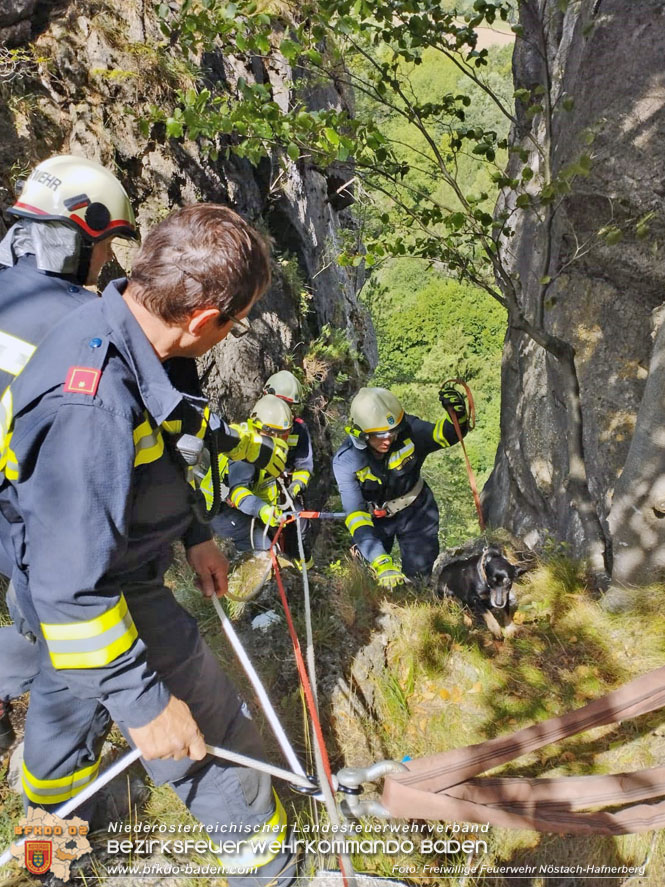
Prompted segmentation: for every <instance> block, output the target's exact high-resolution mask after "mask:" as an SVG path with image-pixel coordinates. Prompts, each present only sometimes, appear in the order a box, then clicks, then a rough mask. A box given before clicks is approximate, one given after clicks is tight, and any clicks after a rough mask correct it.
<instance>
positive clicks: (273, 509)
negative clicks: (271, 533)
mask: <svg viewBox="0 0 665 887" xmlns="http://www.w3.org/2000/svg"><path fill="white" fill-rule="evenodd" d="M259 517H260V518H261V520H262V521H263V523H264V524H265V525H266V527H278V526H279V524H280V521H281V519H282V509H281V508H278V507H277V506H276V505H263V506H262V507H261V510H260V511H259Z"/></svg>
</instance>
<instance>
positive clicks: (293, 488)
mask: <svg viewBox="0 0 665 887" xmlns="http://www.w3.org/2000/svg"><path fill="white" fill-rule="evenodd" d="M310 477H311V474H310V472H309V471H308V470H307V469H306V468H297V469H296V470H295V471H294V472H293V475H292V476H291V483H290V485H289V488H288V490H287V492H288V494H289V496H290V497H291V498H292V499H295V498H296V496H297V495H298V494H299V493H302V492H303V490H304V489H305V487H306V486H307V484H308V483H309V479H310Z"/></svg>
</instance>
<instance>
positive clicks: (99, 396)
mask: <svg viewBox="0 0 665 887" xmlns="http://www.w3.org/2000/svg"><path fill="white" fill-rule="evenodd" d="M269 280H270V265H269V256H268V251H267V247H266V246H265V244H264V242H263V241H262V240H261V238H260V237H259V235H257V233H256V232H255V231H254V230H253V229H252V228H250V227H249V225H247V223H246V222H244V221H243V220H242V219H241V218H240V217H239V216H238V215H236V214H235V213H233V212H232V211H231V210H229V209H227V208H226V207H221V206H216V205H213V204H208V205H197V206H190V207H187V208H185V209H182V210H179V211H177V212H175V213H173V214H172V215H171V216H169V217H168V218H167V219H165V220H164V221H163V222H162V223H160V224H159V225H158V226H157V227H156V228H155V229H154V231H153V232H152V233H151V234H150V235H149V236H148V237H147V239H146V241H145V244H144V246H143V248H142V250H141V252H140V253H139V256H138V258H137V260H136V262H135V264H134V268H133V273H132V278H131V280H130V281H129V282H127V281H125V280H118V281H114V282H113V283H112V284H110V285H109V286H108V287H107V288H106V290H105V291H104V294H103V296H102V298H101V299H97V300H95V301H93V302H90V303H89V304H87V305H85V306H83V307H82V308H80V309H77V310H76V311H75V312H72V313H70V314H69V315H68V316H67V317H66V318H65V320H63V321H62V322H61V323H60V324H58V326H57V327H56V328H55V329H54V330H53V332H52V333H51V334H50V335H49V336H48V337H47V338H46V339H45V340H44V341H43V342H42V343H41V344H40V346H39V348H38V349H37V351H36V353H35V355H34V356H33V357H32V359H31V360H30V363H29V364H28V365H27V366H26V368H25V369H24V370H23V372H22V373H21V374H20V375H19V376H17V378H16V380H15V381H14V383H13V384H12V385H11V387H10V389H9V391H8V393H6V394H5V395H4V396H3V398H2V411H0V412H1V415H0V419H1V422H2V429H1V430H2V464H3V465H4V467H5V477H6V480H5V482H4V484H3V487H2V490H1V493H0V504H1V507H2V510H3V512H4V513H5V515H6V516H8V517H9V519H10V520H11V521H12V542H13V548H14V554H15V558H16V562H17V569H16V570H15V572H14V582H15V584H16V586H17V595H18V598H19V603H20V605H21V609H22V610H23V613H24V615H25V617H26V619H27V621H28V623H29V624H30V628H31V630H32V631H33V633H34V634H35V635H36V636H37V637H38V645H39V652H40V672H39V674H38V675H37V677H36V678H35V681H34V683H33V686H32V695H31V700H30V707H29V711H28V715H27V720H26V737H25V763H24V768H23V787H24V791H25V794H26V796H27V801H28V804H29V805H32V806H44V807H46V808H51V809H53V808H54V807H57V806H58V805H60V804H61V803H63V802H64V801H66V800H68V799H69V798H71V797H73V796H75V795H76V794H77V793H78V792H79V791H81V790H82V789H83V788H84V787H85V786H87V785H88V784H89V783H90V782H92V780H93V779H94V778H95V776H96V774H97V770H98V767H99V756H100V752H101V745H102V742H103V738H104V732H105V728H106V726H107V724H108V713H110V715H111V716H112V718H113V720H115V721H116V723H117V724H118V726H119V727H120V728H121V729H122V731H123V732H124V734H125V735H126V736H127V738H128V740H129V741H130V742H132V743H133V744H135V745H136V746H138V748H139V749H140V750H141V752H142V755H143V757H144V759H145V760H146V761H147V762H148V763H147V764H146V769H148V771H149V773H150V775H151V777H152V778H153V780H154V781H155V782H157V783H162V782H165V781H168V782H170V783H171V785H172V786H173V788H174V789H175V791H176V792H177V794H178V795H179V796H180V797H181V798H182V800H183V801H184V802H185V803H186V804H187V806H188V807H189V809H190V810H191V812H192V813H193V815H194V816H196V817H197V818H198V819H199V820H200V821H201V822H202V823H203V824H204V825H206V826H208V827H209V828H210V829H211V831H210V837H211V841H212V842H213V843H216V841H217V840H221V839H218V838H217V835H225V836H226V837H228V826H229V824H230V823H236V824H238V826H239V828H238V830H237V831H236V832H234V834H237V835H239V836H240V837H239V838H238V840H239V845H238V851H237V853H235V854H222V853H221V851H220V852H219V853H218V858H219V859H220V862H221V863H222V865H224V866H225V868H226V869H227V870H228V871H229V872H230V873H231V874H233V873H234V871H236V872H240V871H246V870H247V869H249V868H252V867H254V866H258V868H257V869H256V876H247V878H246V879H245V880H243V879H242V878H240V877H239V880H242V881H243V883H246V884H252V885H255V884H259V883H261V884H263V885H265V884H266V883H271V882H272V881H274V882H275V883H278V884H287V883H288V882H289V881H290V878H291V875H292V872H291V857H290V855H289V853H288V852H287V851H286V849H285V850H282V851H280V850H279V847H280V846H282V844H283V842H284V840H285V836H286V822H285V815H284V810H283V808H282V806H281V804H280V803H279V801H278V799H277V797H276V795H274V793H273V791H272V788H271V785H270V779H269V778H268V777H266V776H265V775H264V774H259V773H258V772H256V771H254V770H249V769H245V768H242V767H236V766H229V765H227V764H225V763H224V762H222V761H220V760H219V759H217V758H212V757H208V756H207V755H206V751H205V745H204V740H205V742H208V743H210V744H214V745H219V746H224V747H226V748H231V749H234V750H235V751H239V752H242V753H244V754H247V755H250V756H251V757H254V758H261V757H262V756H263V749H262V744H261V740H260V737H259V735H258V733H257V731H256V729H255V727H254V726H253V724H252V722H251V720H250V718H249V713H248V711H247V708H246V706H245V705H244V703H243V702H242V701H241V700H240V699H239V698H238V696H237V694H236V691H235V689H234V688H233V686H232V684H231V683H230V681H229V680H228V678H227V677H226V676H225V674H224V673H223V672H222V671H221V669H220V667H219V664H218V663H217V661H216V659H215V657H214V656H213V654H212V652H211V651H210V650H209V648H208V647H207V645H206V644H205V642H204V641H203V640H202V638H201V636H200V634H199V631H198V627H197V624H196V621H195V620H194V619H193V618H192V617H191V616H190V615H189V614H188V613H187V612H186V611H185V610H184V609H182V607H180V606H179V604H178V603H177V602H176V600H175V598H174V597H173V594H172V593H171V591H170V590H169V589H168V588H167V587H166V586H165V585H164V581H163V577H164V572H165V570H166V568H167V567H168V566H169V563H170V561H171V552H170V546H171V543H172V542H174V541H175V540H178V539H180V538H182V537H183V535H184V534H185V533H186V532H187V531H188V530H189V529H190V528H191V527H192V509H191V506H192V498H193V496H194V491H193V490H192V488H191V487H190V486H189V484H188V483H187V480H186V466H185V465H184V464H182V463H181V461H180V458H179V456H178V454H177V451H176V446H175V444H176V442H177V438H178V435H180V434H181V433H182V434H185V433H187V434H191V433H192V432H193V433H197V431H196V428H197V425H198V429H199V430H200V428H201V421H200V419H201V411H202V412H203V413H204V414H205V409H202V408H203V404H201V403H200V402H197V400H196V399H195V398H191V397H188V396H185V395H183V394H181V393H180V392H179V391H177V390H176V389H175V388H173V386H172V385H171V383H170V381H169V379H168V376H167V375H166V373H165V371H164V368H163V363H162V362H163V361H165V360H166V359H168V358H170V357H197V356H200V355H202V354H204V353H205V352H206V351H208V350H209V349H210V348H212V347H213V346H214V345H215V344H217V343H218V342H220V341H221V340H222V339H224V337H225V336H226V335H227V334H228V333H229V332H230V331H231V329H232V328H233V327H234V326H235V325H243V324H245V323H246V322H245V320H244V318H245V316H246V314H247V313H248V312H249V310H250V308H251V306H252V304H253V303H254V302H255V301H256V299H257V298H258V297H259V296H260V295H261V294H262V293H263V292H264V291H265V289H266V288H267V286H268V284H269ZM229 434H230V432H229ZM223 439H224V435H223V434H222V440H223ZM240 439H242V440H244V439H246V436H244V435H243V436H242V437H237V438H236V440H240ZM200 529H201V528H200V526H198V525H197V530H199V531H200ZM220 558H221V559H222V561H224V559H223V557H222V555H221V553H220ZM224 565H225V561H224ZM28 573H29V586H28V580H27V577H28ZM213 581H214V584H215V586H216V590H217V593H218V594H222V593H224V591H225V590H226V576H225V566H224V567H222V566H220V568H219V570H218V571H217V572H216V574H215V576H214V577H213ZM83 815H84V816H85V813H84V814H83ZM242 826H247V827H250V828H251V827H254V828H257V829H259V833H258V838H259V840H260V841H261V843H262V844H263V845H264V849H263V851H261V849H260V848H258V847H255V846H253V845H252V838H253V837H256V836H257V835H256V833H254V834H253V833H251V832H250V833H249V834H248V833H247V832H243V830H242ZM261 829H264V830H266V831H265V833H264V834H263V835H261V833H260V830H261ZM268 830H269V831H268ZM266 834H268V835H269V837H270V839H271V840H270V842H269V844H270V845H269V846H267V847H266V846H265V841H264V839H265V837H266ZM275 849H276V852H275Z"/></svg>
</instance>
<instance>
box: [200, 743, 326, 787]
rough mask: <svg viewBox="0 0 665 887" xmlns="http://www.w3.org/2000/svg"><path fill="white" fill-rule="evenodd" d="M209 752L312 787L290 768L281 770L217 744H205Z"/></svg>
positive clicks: (303, 785) (292, 782)
mask: <svg viewBox="0 0 665 887" xmlns="http://www.w3.org/2000/svg"><path fill="white" fill-rule="evenodd" d="M206 749H207V751H208V753H209V754H211V755H214V756H215V757H216V758H222V759H223V760H225V761H231V762H232V763H234V764H240V766H241V767H250V768H251V769H252V770H260V771H261V772H262V773H269V774H270V775H271V776H275V777H277V779H283V780H285V781H286V782H290V783H291V784H292V785H299V786H300V787H301V788H306V789H312V788H313V785H312V783H311V782H310V781H309V779H308V778H307V777H306V776H301V775H300V774H298V773H292V772H291V771H290V770H282V768H281V767H273V765H272V764H267V763H266V762H265V761H257V760H256V758H248V757H247V755H241V754H239V753H238V752H235V751H230V750H229V749H227V748H219V746H217V745H206Z"/></svg>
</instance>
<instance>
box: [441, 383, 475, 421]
mask: <svg viewBox="0 0 665 887" xmlns="http://www.w3.org/2000/svg"><path fill="white" fill-rule="evenodd" d="M439 401H440V403H441V406H442V407H443V408H444V410H446V412H447V411H448V409H452V410H453V412H454V413H455V415H456V416H457V421H458V422H459V424H460V428H464V427H465V426H466V424H467V423H468V421H469V417H468V415H467V412H466V400H465V399H464V395H463V394H460V392H459V391H458V390H457V388H453V386H452V385H447V386H445V387H444V388H442V389H441V390H440V391H439Z"/></svg>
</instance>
